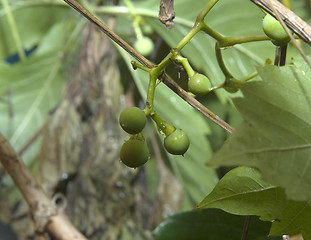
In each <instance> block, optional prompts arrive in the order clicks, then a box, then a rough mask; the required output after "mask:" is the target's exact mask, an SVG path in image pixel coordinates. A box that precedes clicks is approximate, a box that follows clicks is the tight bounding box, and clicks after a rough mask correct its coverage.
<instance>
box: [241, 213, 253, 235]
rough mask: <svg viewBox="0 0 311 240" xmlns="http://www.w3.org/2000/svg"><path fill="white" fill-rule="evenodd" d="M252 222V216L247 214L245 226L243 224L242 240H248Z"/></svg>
mask: <svg viewBox="0 0 311 240" xmlns="http://www.w3.org/2000/svg"><path fill="white" fill-rule="evenodd" d="M250 222H251V216H246V217H245V221H244V226H243V232H242V237H241V240H246V238H247V234H248V229H249V225H250Z"/></svg>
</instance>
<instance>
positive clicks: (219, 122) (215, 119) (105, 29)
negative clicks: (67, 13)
mask: <svg viewBox="0 0 311 240" xmlns="http://www.w3.org/2000/svg"><path fill="white" fill-rule="evenodd" d="M64 1H65V2H66V3H67V4H68V5H70V6H71V7H72V8H74V9H75V10H77V11H78V12H79V13H81V14H82V15H83V16H84V17H85V18H87V19H88V20H89V21H91V22H92V23H94V24H95V25H96V26H98V27H99V28H100V30H101V31H103V32H104V33H105V34H106V35H107V36H108V37H109V38H110V39H111V40H113V41H114V42H115V43H117V44H118V45H119V46H120V47H122V48H123V49H124V50H125V51H127V52H128V53H129V54H130V55H131V56H132V57H134V58H135V59H136V60H137V61H138V62H140V63H141V64H142V65H144V66H146V67H148V68H152V67H154V65H153V64H152V63H151V62H150V61H149V60H148V59H146V58H145V57H143V56H142V55H141V54H140V53H139V52H137V51H136V50H135V49H134V48H132V47H131V46H130V45H129V44H128V43H126V42H125V41H124V40H123V39H122V38H120V37H119V36H118V35H117V34H115V33H114V32H113V31H112V30H110V29H109V27H107V26H106V25H105V24H104V23H103V22H102V21H100V20H99V19H98V18H97V17H95V16H94V15H93V14H92V13H90V12H89V11H88V10H86V9H85V8H84V7H83V6H81V5H80V4H79V3H77V2H76V1H75V0H64ZM161 80H162V81H163V83H164V84H165V85H167V86H168V87H169V88H170V89H171V90H173V91H174V92H175V93H176V94H177V95H178V96H180V97H181V98H182V99H184V100H185V101H186V102H187V103H188V104H190V105H191V106H192V107H194V108H195V109H196V110H197V111H199V112H200V113H202V114H203V115H204V116H205V117H207V118H209V119H210V120H211V121H213V122H214V123H215V124H217V125H218V126H220V127H221V128H223V129H224V130H226V131H227V132H228V133H232V132H233V130H234V128H233V127H231V126H230V125H229V124H228V123H226V122H225V121H223V120H222V119H221V118H220V117H218V116H217V115H216V114H214V113H213V112H211V111H210V110H208V109H207V108H206V107H205V106H204V105H203V104H201V103H200V102H199V101H197V100H196V99H194V98H193V97H191V96H190V95H189V94H188V93H187V92H186V91H184V90H183V89H182V88H181V87H179V86H178V84H176V83H175V82H174V81H173V80H171V79H170V78H169V77H167V76H166V75H165V74H162V77H161Z"/></svg>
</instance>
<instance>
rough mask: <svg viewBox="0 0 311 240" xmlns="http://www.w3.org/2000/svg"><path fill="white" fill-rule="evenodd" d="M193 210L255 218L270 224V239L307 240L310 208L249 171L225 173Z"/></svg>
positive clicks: (236, 169) (310, 222)
mask: <svg viewBox="0 0 311 240" xmlns="http://www.w3.org/2000/svg"><path fill="white" fill-rule="evenodd" d="M197 208H199V209H203V208H219V209H222V210H224V211H226V212H229V213H232V214H238V215H257V216H260V218H261V219H262V220H265V221H273V224H272V228H271V230H270V234H271V235H273V236H277V235H282V234H289V235H292V234H297V233H302V234H303V236H304V239H305V240H307V239H311V230H310V224H311V220H310V219H311V207H310V206H309V205H308V204H307V203H306V202H297V201H291V200H288V199H287V198H286V194H285V192H284V190H283V189H281V188H278V187H275V186H272V185H271V184H269V183H267V182H265V181H264V180H262V178H261V174H260V172H259V171H258V170H255V169H253V168H247V167H238V168H235V169H233V170H231V171H230V172H228V173H227V174H226V175H225V176H224V177H223V178H222V179H221V180H220V181H219V183H218V184H217V185H216V186H215V188H214V190H213V191H212V192H211V193H210V194H209V195H207V197H206V198H205V199H204V200H203V201H202V202H201V203H200V204H199V205H198V206H197Z"/></svg>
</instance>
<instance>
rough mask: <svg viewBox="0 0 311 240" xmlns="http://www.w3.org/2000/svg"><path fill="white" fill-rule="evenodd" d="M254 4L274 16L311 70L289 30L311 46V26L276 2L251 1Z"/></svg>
mask: <svg viewBox="0 0 311 240" xmlns="http://www.w3.org/2000/svg"><path fill="white" fill-rule="evenodd" d="M251 1H252V2H253V3H255V4H256V5H258V6H259V7H261V8H262V9H264V10H265V11H266V12H268V13H269V14H271V15H272V16H274V17H275V18H276V19H277V20H278V21H279V22H280V23H281V24H282V26H283V28H284V30H285V31H286V33H287V35H288V36H289V37H290V39H291V41H292V43H293V44H294V46H295V47H296V48H297V50H298V52H299V53H300V55H301V56H302V58H303V59H304V60H305V62H306V63H307V64H308V65H309V67H310V68H311V63H310V61H309V60H308V58H307V57H306V55H305V54H304V52H303V50H302V49H301V47H300V46H299V45H298V44H297V43H296V41H295V39H294V37H293V35H292V33H291V32H290V31H289V30H288V28H289V29H291V30H292V31H293V32H294V33H296V34H297V36H299V37H300V38H301V39H302V40H303V41H305V42H306V43H307V44H309V45H311V26H310V25H308V24H307V23H306V22H305V21H303V20H302V19H301V18H300V17H298V16H297V15H296V14H295V13H294V12H292V11H291V10H289V9H288V8H286V7H285V6H283V5H282V4H281V3H279V2H278V1H276V0H251Z"/></svg>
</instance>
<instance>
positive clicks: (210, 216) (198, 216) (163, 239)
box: [154, 209, 281, 240]
mask: <svg viewBox="0 0 311 240" xmlns="http://www.w3.org/2000/svg"><path fill="white" fill-rule="evenodd" d="M244 219H245V218H244V217H242V216H235V215H231V214H228V213H225V212H223V211H220V210H217V209H204V210H194V211H189V212H184V213H178V214H175V215H172V216H170V217H168V219H167V220H166V221H165V222H164V223H162V224H161V225H160V226H159V227H157V228H156V229H155V231H154V234H155V240H176V239H178V240H203V239H204V240H209V239H213V240H218V239H219V240H222V239H240V238H241V235H242V229H243V225H244ZM270 226H271V223H268V222H263V221H260V220H258V219H257V218H253V219H252V220H251V225H250V228H249V232H248V238H247V239H249V240H251V239H252V240H255V239H256V240H264V239H270V240H272V239H275V240H276V239H281V237H273V238H272V237H268V236H267V235H268V232H269V228H270Z"/></svg>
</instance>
